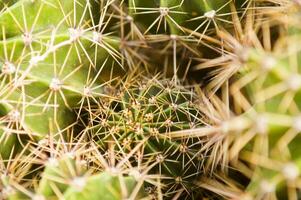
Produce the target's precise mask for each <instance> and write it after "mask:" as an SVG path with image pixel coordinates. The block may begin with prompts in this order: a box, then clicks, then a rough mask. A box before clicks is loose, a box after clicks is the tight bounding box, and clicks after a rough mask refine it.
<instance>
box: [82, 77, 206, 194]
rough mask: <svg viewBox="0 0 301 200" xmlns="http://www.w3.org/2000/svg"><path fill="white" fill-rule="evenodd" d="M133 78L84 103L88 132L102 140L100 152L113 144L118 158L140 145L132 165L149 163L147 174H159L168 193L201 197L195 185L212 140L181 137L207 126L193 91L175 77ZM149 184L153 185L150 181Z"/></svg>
mask: <svg viewBox="0 0 301 200" xmlns="http://www.w3.org/2000/svg"><path fill="white" fill-rule="evenodd" d="M129 80H130V81H128V82H127V81H125V83H123V84H122V86H121V87H118V88H114V89H107V90H108V91H118V92H117V93H116V92H115V93H114V94H110V93H109V94H108V95H110V96H111V95H112V96H113V98H109V99H103V101H101V102H99V105H97V106H96V107H92V108H90V109H89V108H86V114H84V113H85V112H84V111H83V112H84V113H83V114H81V115H82V116H83V119H82V121H84V122H85V121H86V123H87V124H85V125H84V127H89V128H87V129H86V130H85V132H87V133H85V135H87V134H88V135H89V138H91V139H92V140H93V141H95V143H97V144H98V147H99V149H100V151H101V152H102V154H104V155H106V154H107V153H108V152H107V151H109V149H113V150H112V151H113V152H114V153H112V152H111V153H112V154H113V155H115V156H116V159H117V160H119V159H120V160H122V159H123V156H122V152H124V153H125V154H129V155H132V153H131V152H133V151H134V149H135V148H136V147H137V146H138V145H139V144H140V145H141V147H140V148H139V151H137V152H135V154H134V155H132V156H131V157H130V158H129V161H130V162H131V166H132V167H139V166H140V165H142V166H147V165H151V166H149V167H150V169H149V174H157V175H159V176H161V180H160V182H161V184H162V186H161V187H162V194H163V195H164V197H165V198H172V197H173V196H175V194H181V193H182V194H181V195H180V196H183V197H185V196H186V195H187V194H190V195H191V196H194V195H195V197H197V195H198V193H199V191H195V190H194V188H195V187H196V186H195V185H194V183H193V181H194V180H196V179H197V177H199V176H201V175H204V174H202V173H203V172H202V171H203V170H201V169H202V168H204V167H205V166H206V164H208V163H207V161H206V157H207V156H209V154H210V153H209V151H204V152H203V151H202V147H203V145H205V144H206V142H208V140H210V139H209V138H201V137H188V138H184V137H185V136H184V135H183V137H181V136H180V135H181V131H184V130H185V129H190V128H198V127H204V124H203V121H202V118H203V114H202V112H201V110H200V109H199V108H198V106H197V104H195V101H196V96H195V94H194V93H193V91H192V90H190V89H189V88H187V89H186V88H184V87H178V86H177V85H175V83H174V82H173V81H171V80H164V79H163V80H161V79H159V80H160V81H158V80H157V78H154V79H148V78H143V77H141V76H138V77H134V78H133V77H131V78H130V79H129ZM132 80H136V81H132ZM85 117H87V118H88V119H84V118H85ZM177 134H178V136H176V135H177ZM183 134H184V133H183ZM141 143H142V144H141ZM207 145H209V143H208V144H207ZM108 155H110V154H109V153H108ZM119 157H120V158H119ZM108 159H109V158H108ZM149 162H151V164H148V163H149ZM146 188H150V187H149V186H148V184H146ZM183 189H185V190H186V192H187V193H186V192H185V191H182V190H183ZM155 191H156V189H155ZM179 191H182V192H179ZM194 193H195V194H194Z"/></svg>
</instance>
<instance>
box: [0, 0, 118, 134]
mask: <svg viewBox="0 0 301 200" xmlns="http://www.w3.org/2000/svg"><path fill="white" fill-rule="evenodd" d="M89 6H92V5H88V4H87V2H86V1H85V0H84V1H80V2H77V3H75V2H74V1H68V2H64V3H63V2H61V1H49V2H48V1H47V2H44V1H29V0H22V1H18V2H17V3H16V4H14V5H13V6H11V7H8V8H6V9H5V10H4V11H3V12H2V13H1V14H0V26H1V28H2V31H1V33H0V36H1V38H2V41H1V42H0V47H1V48H0V55H1V57H0V60H1V71H2V73H1V81H2V83H3V84H2V85H1V87H2V88H1V94H0V96H1V100H2V101H1V102H0V103H1V104H4V105H3V106H5V107H6V109H8V110H11V108H16V107H17V108H18V107H19V109H20V112H21V110H22V111H23V110H25V113H24V116H25V117H24V120H23V121H22V122H24V124H23V126H24V129H26V131H28V132H32V133H33V135H34V136H37V137H36V138H37V139H40V138H43V137H44V136H45V135H46V134H48V133H49V131H50V130H49V128H50V124H51V123H57V125H58V126H59V128H64V127H67V126H68V125H69V124H71V123H72V122H74V114H72V113H71V112H70V109H71V107H74V106H77V104H78V102H79V101H80V99H81V98H83V97H85V96H86V95H87V94H86V93H85V90H86V88H87V87H91V88H93V87H96V86H97V85H99V84H100V83H101V82H104V81H107V80H109V79H110V78H113V77H112V74H113V76H118V74H120V73H119V72H121V71H122V70H117V69H118V67H117V66H116V67H113V62H114V59H117V58H118V53H117V51H116V48H118V44H119V42H118V39H117V38H114V37H107V36H103V37H102V36H100V33H98V32H97V31H96V30H95V31H92V30H87V28H88V27H85V26H87V25H88V24H87V23H88V22H89V20H91V18H90V14H91V13H89V12H90V10H89ZM95 6H96V5H95ZM74 9H75V10H74ZM29 13H36V15H32V14H29ZM53 13H56V14H55V15H53ZM23 16H26V19H23V20H21V21H20V20H19V21H18V19H22V18H23ZM77 26H79V27H77ZM91 46H94V47H93V48H91ZM96 46H100V47H98V48H97V51H96ZM110 54H111V55H113V57H115V58H114V59H113V57H111V56H110ZM104 63H105V64H106V65H107V66H106V67H105V68H101V67H103V65H104ZM100 68H101V69H103V70H102V72H101V78H99V79H97V81H94V83H93V85H87V83H88V81H89V79H93V78H94V77H95V76H96V74H98V75H99V73H98V70H101V69H100ZM119 68H120V67H119ZM97 90H99V91H94V92H95V93H101V89H100V88H99V89H97ZM20 101H22V102H24V103H23V105H20V103H19V102H20ZM24 104H25V105H24ZM63 116H66V117H63ZM58 119H59V120H58ZM38 122H39V123H38ZM57 125H54V126H53V125H51V126H52V127H56V128H58V127H57Z"/></svg>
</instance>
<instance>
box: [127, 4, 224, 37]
mask: <svg viewBox="0 0 301 200" xmlns="http://www.w3.org/2000/svg"><path fill="white" fill-rule="evenodd" d="M229 3H230V1H224V0H221V1H207V0H202V1H195V0H192V1H186V0H184V1H183V0H172V1H166V0H161V1H141V0H129V7H130V10H131V11H130V14H131V15H134V16H136V15H137V20H138V22H139V23H141V24H143V25H144V27H145V29H148V30H152V31H151V32H152V33H154V32H158V31H159V32H169V33H170V34H176V35H178V34H183V32H184V29H183V28H182V27H185V28H190V29H197V30H196V31H199V32H201V33H202V32H204V29H207V28H208V27H207V28H206V26H202V27H199V28H197V27H198V26H199V25H200V24H201V23H203V22H204V20H207V22H210V21H211V20H214V18H215V17H216V11H218V12H219V11H220V12H221V13H227V12H230V9H229V8H230V7H229ZM140 15H141V16H145V18H147V20H143V21H142V20H139V19H141V18H142V17H141V18H140V17H139V16H140ZM194 18H195V19H200V20H199V21H198V22H200V23H198V22H193V23H189V22H188V23H187V21H190V20H191V19H194ZM192 21H194V20H192ZM163 24H164V25H163ZM166 24H168V29H167V27H166ZM211 25H212V24H211ZM164 26H165V27H164ZM208 26H209V25H208ZM162 27H163V28H162ZM147 32H148V31H147Z"/></svg>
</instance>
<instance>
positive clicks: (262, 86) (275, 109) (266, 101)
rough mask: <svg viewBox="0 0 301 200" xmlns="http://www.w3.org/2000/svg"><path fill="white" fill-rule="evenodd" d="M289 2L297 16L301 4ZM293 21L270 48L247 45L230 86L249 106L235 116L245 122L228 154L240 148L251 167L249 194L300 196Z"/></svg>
mask: <svg viewBox="0 0 301 200" xmlns="http://www.w3.org/2000/svg"><path fill="white" fill-rule="evenodd" d="M286 6H287V7H286ZM291 6H293V8H292V9H288V10H286V12H288V11H290V12H289V13H290V16H296V13H295V12H293V11H294V10H296V8H298V9H299V11H298V12H300V7H298V6H297V5H296V4H295V3H294V2H290V3H288V5H285V6H284V7H285V8H286V9H287V8H291ZM281 18H282V15H280V14H279V16H278V19H281ZM289 23H291V22H289ZM289 23H288V24H289ZM294 27H295V24H294V25H292V26H291V25H288V27H286V28H287V30H288V33H289V34H287V35H285V36H284V38H281V39H279V43H277V44H278V46H276V47H275V49H274V50H273V51H272V52H268V51H260V50H258V49H256V48H249V49H248V50H247V54H246V55H247V56H246V57H245V58H246V59H245V60H244V63H243V65H244V66H243V67H242V68H241V69H240V75H239V78H237V81H236V82H235V83H234V84H233V85H232V88H231V90H232V93H233V94H234V95H235V97H234V100H235V104H237V105H238V106H239V107H242V108H243V110H244V111H245V112H244V113H243V114H242V115H241V116H238V117H237V118H236V120H241V121H244V122H245V123H244V124H245V125H244V126H241V127H240V128H241V129H240V130H239V137H240V138H239V139H237V140H236V142H235V143H234V145H233V146H232V147H231V148H230V156H231V157H233V158H235V157H236V156H237V153H239V154H240V158H241V160H242V161H243V162H247V163H248V164H249V165H250V169H251V170H252V173H250V172H246V171H245V173H246V174H247V176H248V177H249V178H250V180H251V181H250V184H249V185H248V187H247V189H246V194H247V195H246V196H247V197H248V198H254V199H270V198H275V199H299V198H300V193H299V186H298V182H299V181H300V170H301V165H300V161H301V156H300V155H301V152H300V148H299V146H300V131H301V129H300V128H301V126H300V125H301V118H300V115H301V112H300V110H301V104H300V102H301V101H300V95H301V73H300V72H301V71H300V70H301V68H300V66H301V63H300V61H301V60H300V58H301V57H300V56H301V54H300V48H299V47H298V46H300V42H299V41H300V40H299V39H300V35H299V33H298V32H297V31H295V30H296V29H295V28H294ZM292 28H293V29H295V30H294V31H292ZM297 38H299V39H297ZM296 41H298V42H296ZM229 124H231V122H229ZM241 124H242V123H241ZM230 126H231V125H230ZM237 163H239V162H237Z"/></svg>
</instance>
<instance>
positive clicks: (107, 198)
mask: <svg viewBox="0 0 301 200" xmlns="http://www.w3.org/2000/svg"><path fill="white" fill-rule="evenodd" d="M119 179H120V178H119V177H118V176H113V175H111V174H109V173H106V172H103V173H100V174H97V175H93V176H90V177H87V178H86V180H85V181H86V183H85V186H84V187H83V188H76V187H69V188H68V189H67V190H66V192H65V193H64V198H65V199H66V200H90V199H91V200H98V199H104V200H119V199H122V198H126V197H127V196H122V191H121V186H120V184H121V183H122V184H124V185H125V187H126V194H127V195H130V194H131V192H132V190H133V189H134V187H135V180H134V179H133V178H132V177H122V178H121V179H123V180H119ZM126 194H125V195H126Z"/></svg>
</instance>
